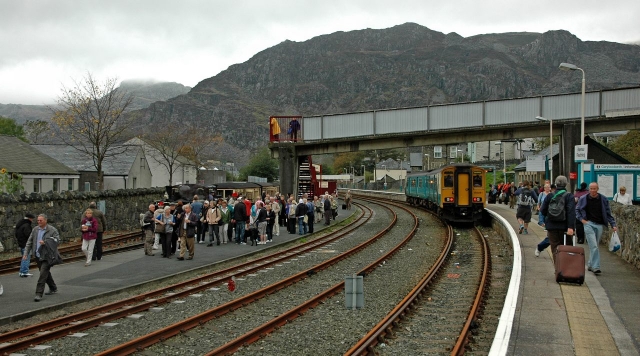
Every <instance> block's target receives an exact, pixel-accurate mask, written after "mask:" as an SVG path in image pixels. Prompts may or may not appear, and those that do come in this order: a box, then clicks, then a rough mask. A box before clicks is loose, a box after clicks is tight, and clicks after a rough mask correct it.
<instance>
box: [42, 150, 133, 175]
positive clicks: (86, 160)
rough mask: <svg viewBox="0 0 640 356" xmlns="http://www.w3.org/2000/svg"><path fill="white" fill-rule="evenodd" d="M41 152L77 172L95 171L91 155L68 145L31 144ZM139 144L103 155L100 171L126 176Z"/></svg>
mask: <svg viewBox="0 0 640 356" xmlns="http://www.w3.org/2000/svg"><path fill="white" fill-rule="evenodd" d="M31 146H32V147H34V148H36V149H37V150H39V151H41V152H42V153H45V154H47V155H48V156H50V157H51V158H54V159H56V160H58V161H60V162H62V163H64V164H65V165H67V166H69V167H71V168H73V169H75V170H77V171H79V172H95V171H96V167H95V166H94V165H93V159H92V158H91V156H89V155H87V154H86V153H84V152H80V151H78V150H77V149H75V148H73V147H71V146H68V145H31ZM141 149H142V148H141V147H140V146H133V145H131V146H127V148H126V150H125V152H124V153H122V154H117V155H114V156H109V157H105V159H104V161H102V171H103V172H104V175H106V176H126V175H128V174H129V171H130V170H131V166H132V165H133V164H134V161H135V159H136V155H137V154H138V151H140V150H141Z"/></svg>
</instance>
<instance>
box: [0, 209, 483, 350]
mask: <svg viewBox="0 0 640 356" xmlns="http://www.w3.org/2000/svg"><path fill="white" fill-rule="evenodd" d="M385 205H392V204H391V203H389V202H388V201H385ZM393 205H394V206H395V207H397V208H398V209H402V210H405V211H406V212H407V213H409V214H410V215H411V216H412V218H411V219H412V220H413V221H414V223H413V225H412V227H411V228H410V231H404V232H403V234H404V236H403V238H402V239H397V241H395V242H394V246H393V247H392V248H389V250H388V251H385V253H384V254H382V255H380V256H379V258H377V259H375V260H373V261H370V262H368V263H367V264H366V265H365V266H363V267H361V268H360V269H358V270H357V271H356V272H357V273H360V274H362V275H365V276H367V278H369V276H370V275H371V276H374V275H376V274H377V271H376V269H378V268H380V267H383V266H384V265H385V263H386V262H390V263H391V261H392V260H393V259H394V258H395V257H394V256H395V255H396V254H398V255H400V257H398V258H403V257H402V256H403V255H402V254H403V253H407V252H406V251H405V250H407V249H406V248H403V246H405V247H406V246H407V245H408V244H409V242H410V241H412V239H413V237H414V235H415V234H416V230H417V229H418V227H419V221H420V220H421V219H419V218H418V217H417V216H416V215H415V214H413V213H411V212H410V210H409V209H407V208H406V207H404V206H402V204H398V205H396V204H393ZM361 209H363V210H364V209H365V208H364V207H361ZM390 214H391V215H392V216H393V219H391V223H390V224H388V225H387V226H386V227H385V228H384V229H382V230H380V232H379V233H377V234H376V235H375V236H374V237H372V238H370V239H368V240H367V242H363V243H360V244H357V245H355V246H353V247H351V248H349V249H348V250H347V251H346V252H345V253H342V254H340V255H337V256H335V257H333V258H330V259H328V260H325V261H323V262H321V263H318V264H313V265H311V266H309V267H303V268H302V269H301V270H299V271H297V272H296V273H294V274H292V275H291V276H290V277H288V278H286V279H284V280H279V281H278V282H277V283H273V284H268V285H265V286H264V287H262V288H258V289H252V290H246V291H243V292H241V293H240V294H241V295H237V296H236V295H234V294H233V293H228V295H227V298H226V300H222V301H219V302H218V301H214V303H217V305H214V306H211V307H203V308H204V309H205V310H203V311H202V312H200V313H197V314H194V315H192V316H187V317H186V318H185V319H184V320H182V321H180V322H176V323H168V325H167V326H165V327H163V328H160V329H157V330H153V331H151V332H148V333H147V334H146V335H144V336H141V337H138V338H133V339H131V340H127V341H126V342H122V343H121V344H119V345H116V346H113V347H110V348H108V349H106V350H104V349H103V350H101V351H98V352H93V351H88V353H90V354H94V353H95V354H100V355H122V354H131V353H136V352H141V353H142V354H156V353H159V352H165V351H168V353H171V350H174V351H175V349H174V348H176V347H178V346H177V345H180V344H183V343H188V341H185V340H184V339H190V338H192V337H191V336H190V335H193V334H192V331H189V330H193V329H197V330H198V331H196V332H195V334H197V335H200V334H201V332H202V333H204V332H206V331H207V329H212V328H216V327H212V326H208V325H209V323H208V322H209V321H211V320H214V319H216V320H218V319H220V320H218V321H217V322H216V325H219V323H220V324H224V323H225V321H224V320H225V318H229V317H230V315H233V313H234V312H236V311H238V310H244V309H250V308H252V306H254V307H256V305H260V307H258V308H264V305H265V304H266V305H269V304H272V305H273V302H272V300H274V298H275V300H278V299H277V298H278V297H277V296H278V294H279V293H287V290H288V288H291V287H292V286H294V285H300V284H308V283H311V282H306V281H309V280H311V281H313V280H315V279H317V278H318V276H322V275H323V273H324V271H325V270H327V269H331V268H336V267H335V266H339V265H340V264H341V263H344V261H345V260H349V259H351V258H352V257H351V256H355V255H357V253H358V252H359V251H362V250H364V249H367V248H369V249H371V248H378V247H376V245H375V244H376V242H377V241H379V240H381V239H382V237H383V236H384V235H386V234H388V233H389V231H391V230H392V229H395V227H397V226H396V225H395V224H396V220H397V216H396V214H395V213H390ZM372 215H373V212H371V211H370V212H369V213H362V214H361V215H360V216H359V218H358V221H361V220H363V219H364V220H365V221H364V222H359V223H357V224H358V227H360V228H362V227H363V226H364V225H365V224H366V223H367V222H368V221H369V220H370V219H371V217H372ZM378 217H380V215H379V214H378ZM358 227H353V226H351V227H345V229H347V231H342V232H341V234H340V236H327V237H322V238H319V239H315V240H313V241H311V242H309V243H307V244H305V245H303V246H297V247H294V248H290V249H288V250H286V251H285V252H283V255H282V256H281V257H278V256H274V255H269V256H264V257H262V258H260V259H256V260H252V261H248V262H246V263H244V264H240V265H237V266H233V267H229V268H225V269H222V270H220V271H217V272H213V273H210V274H207V275H204V276H202V277H201V278H194V279H191V280H189V281H185V282H184V283H182V284H178V285H172V286H168V287H165V288H161V289H158V290H156V291H153V292H150V293H148V294H144V295H139V296H135V297H132V298H130V299H128V300H126V301H122V302H121V303H120V305H117V306H116V305H115V303H113V304H114V305H113V306H108V305H105V309H102V308H100V309H99V310H97V313H98V314H102V315H101V316H95V315H93V316H89V315H88V314H87V315H86V316H85V315H82V314H83V313H76V314H75V315H69V316H67V317H65V318H66V319H64V320H60V321H57V322H55V321H52V324H51V325H50V327H51V328H50V329H48V330H49V331H45V333H44V334H41V335H37V336H34V335H33V333H35V332H36V330H37V331H42V330H43V329H44V330H47V329H46V328H48V327H49V326H46V327H45V326H44V325H36V326H34V327H33V329H32V330H30V331H25V335H18V332H19V330H16V331H15V333H16V334H15V335H14V336H15V338H13V339H12V340H13V341H11V340H9V339H7V338H5V335H8V334H10V333H5V334H2V335H0V344H2V343H5V342H11V344H10V345H12V347H11V348H3V347H0V354H4V353H8V352H14V351H18V350H21V349H24V347H27V346H29V345H36V344H41V343H43V342H45V341H48V340H55V339H58V338H60V337H62V336H66V335H69V334H72V333H77V332H78V331H80V330H87V329H89V328H91V327H93V326H98V325H104V323H106V322H108V321H115V320H118V319H121V318H124V317H125V316H131V315H136V314H137V313H140V312H143V311H148V310H150V308H154V307H155V308H157V307H160V306H165V305H166V306H168V305H171V304H169V303H175V302H180V301H184V300H185V299H186V298H187V297H188V296H194V295H198V294H201V293H208V291H213V290H218V289H219V288H223V287H226V286H227V283H228V282H230V280H231V278H232V277H234V278H236V283H238V285H241V284H244V283H245V282H244V281H243V279H246V278H249V277H250V276H255V275H261V274H262V275H261V276H260V277H262V276H266V275H267V273H264V272H268V270H273V268H278V267H277V266H287V264H288V266H291V265H292V264H297V263H298V262H300V261H303V260H310V259H311V258H310V257H312V256H314V255H315V256H318V255H321V254H324V253H325V252H322V251H323V250H324V251H327V250H329V251H332V250H333V249H335V250H340V248H336V244H340V243H341V241H342V242H344V240H348V238H347V237H348V236H351V235H353V234H354V231H356V230H358ZM407 230H408V228H407ZM448 231H449V232H448V234H447V235H448V237H447V239H446V242H442V243H441V244H442V248H441V249H439V250H438V251H439V255H438V257H437V259H435V258H434V262H429V263H427V264H428V266H430V268H429V267H427V268H426V269H428V272H427V273H426V274H425V275H424V277H423V278H420V280H419V281H418V283H416V285H415V287H414V288H413V290H412V291H411V292H410V293H408V294H407V295H406V296H405V297H404V298H401V299H402V301H401V302H400V303H398V304H397V306H396V307H394V308H393V310H392V311H391V312H389V313H388V315H389V317H385V318H384V320H382V321H380V322H379V323H378V325H376V327H374V328H373V329H371V331H370V332H369V333H367V337H364V338H362V339H361V340H360V341H357V339H356V340H354V341H353V342H352V343H350V344H349V345H354V346H353V347H352V348H351V349H349V350H348V351H347V353H348V354H372V353H375V352H379V353H383V354H384V353H390V354H394V352H393V351H391V350H392V348H386V347H392V346H393V344H394V341H393V340H394V338H402V337H403V336H402V333H403V332H404V330H405V329H406V328H407V327H408V328H410V329H411V328H412V327H411V326H407V325H408V324H407V323H411V320H414V319H415V318H416V311H419V310H420V309H423V308H427V307H425V306H424V303H431V302H433V301H434V300H435V298H438V299H440V298H441V297H434V296H431V297H429V295H431V294H430V293H433V290H434V288H437V287H436V286H440V288H442V289H443V290H447V289H449V288H450V286H449V287H444V285H445V284H446V283H443V281H448V282H454V284H455V282H456V281H457V282H460V281H461V280H463V279H464V278H466V276H464V277H461V276H458V277H455V278H450V276H449V274H451V273H445V272H443V270H444V271H446V272H449V271H450V270H452V269H453V271H454V272H452V273H453V274H454V275H455V274H461V275H462V273H456V271H458V272H459V271H460V269H459V268H460V262H456V260H457V259H458V257H460V258H461V257H463V255H464V257H465V258H466V259H465V265H464V267H462V268H465V271H466V270H467V269H468V270H473V269H477V270H478V271H482V273H480V272H479V273H478V274H479V275H483V276H484V277H482V276H481V277H473V278H476V279H477V278H479V279H484V280H485V281H488V272H489V266H488V264H489V261H488V259H487V258H484V259H482V258H477V257H476V256H467V255H465V254H463V253H456V254H454V255H453V256H452V253H453V252H454V251H458V252H460V251H461V250H468V249H475V248H476V247H473V246H476V245H477V246H479V245H481V243H480V242H479V241H482V240H483V238H482V237H483V235H482V234H479V236H476V237H474V238H473V239H472V238H471V237H470V236H468V238H466V239H465V241H464V243H462V242H458V241H456V238H454V236H453V235H454V234H453V230H452V229H451V228H450V227H449V228H448ZM476 234H477V233H476ZM325 239H326V240H327V241H323V240H325ZM472 240H476V242H473V243H472ZM414 243H415V242H414ZM484 246H485V247H483V248H482V249H483V250H485V255H488V247H486V242H485V243H484ZM408 250H409V251H410V250H411V248H409V249H408ZM380 251H381V252H382V250H380ZM471 260H474V262H473V264H472V263H471V262H469V261H471ZM475 260H481V261H482V262H477V261H475ZM306 262H308V261H306ZM467 262H469V263H468V264H467ZM456 263H458V265H456ZM478 263H480V264H481V267H477V268H476V267H472V266H474V264H478ZM332 266H333V267H332ZM456 266H458V267H456ZM479 266H480V265H479ZM339 268H340V267H339ZM426 269H425V270H426ZM382 270H385V268H382ZM473 278H471V279H473ZM302 281H305V282H304V283H302ZM316 283H317V282H316ZM324 284H326V283H324ZM457 284H461V283H457ZM464 284H465V285H467V286H468V285H470V284H471V285H473V284H475V282H466V281H465V283H464ZM478 285H479V286H481V285H482V284H481V283H478ZM485 285H486V283H485ZM343 288H344V282H340V283H334V284H332V285H331V286H330V287H328V288H324V289H323V290H322V291H315V292H313V293H310V294H309V297H308V298H305V299H304V302H302V303H296V304H295V305H292V306H291V307H290V308H288V309H286V308H285V309H282V310H281V311H278V312H277V317H265V318H262V319H264V320H262V321H261V322H257V321H256V323H255V325H254V326H253V327H252V328H251V329H250V330H248V331H243V332H235V333H234V334H233V337H229V336H225V337H223V339H224V340H223V341H220V342H217V343H213V342H211V343H209V342H207V343H206V345H202V346H203V347H205V348H204V349H200V350H198V351H196V352H195V353H196V354H207V355H218V354H230V353H234V352H237V351H240V354H243V352H244V353H247V354H252V353H255V352H256V349H255V348H253V349H252V347H254V346H253V345H255V344H256V343H258V342H259V341H260V340H263V341H264V339H265V337H266V336H267V335H270V334H272V333H274V332H275V331H276V330H278V332H275V334H279V333H280V331H281V330H283V329H285V328H287V327H289V328H295V325H296V322H295V319H298V318H304V317H305V316H306V315H307V314H313V311H314V310H315V309H322V308H324V307H326V306H327V305H330V304H332V302H331V300H332V299H335V296H336V295H338V294H340V293H341V292H342V291H343ZM484 290H486V287H480V288H479V289H477V290H474V292H473V293H471V294H473V295H474V296H475V298H473V299H475V300H476V301H475V302H474V304H473V306H469V305H467V302H466V299H467V298H468V297H467V296H465V297H461V296H460V295H459V296H458V298H457V299H458V300H457V302H456V305H457V306H456V313H457V314H460V312H459V311H460V310H462V309H468V310H469V311H470V313H469V314H467V315H466V316H465V317H464V323H461V322H457V323H455V324H456V327H457V329H458V330H459V331H460V334H459V335H458V336H457V337H455V338H454V339H456V340H458V342H457V343H456V344H455V345H454V343H453V342H451V343H450V344H449V345H448V346H446V345H445V346H442V348H441V350H440V351H441V352H446V353H448V352H449V351H450V352H451V353H452V354H461V353H463V352H464V350H465V347H467V348H468V347H469V346H468V345H469V340H470V338H469V336H468V335H469V330H470V329H471V327H475V326H477V321H478V319H479V315H478V313H479V312H481V311H482V309H481V308H480V303H481V302H480V301H481V300H482V299H483V297H482V296H483V294H482V293H481V292H482V291H484ZM213 293H215V292H213ZM449 294H451V293H449ZM455 294H459V293H458V292H455ZM466 294H469V293H468V292H466ZM207 295H208V294H207ZM429 298H431V300H429ZM444 299H445V298H442V300H444ZM462 299H464V301H463V300H462ZM301 300H302V299H301ZM278 304H280V303H279V302H278ZM282 304H286V303H284V302H283V303H282ZM178 305H180V304H178ZM465 305H466V306H465ZM107 307H109V308H111V307H112V308H113V309H109V308H107ZM429 307H430V306H429ZM104 314H107V315H104ZM269 314H270V315H271V314H274V315H275V314H276V312H275V311H272V310H270V312H269ZM104 316H106V318H104V319H103V317H104ZM256 317H257V314H256ZM83 318H85V319H83ZM457 318H459V316H458V317H457ZM76 319H83V320H84V321H79V322H76ZM55 324H58V325H55ZM73 324H77V325H80V326H79V328H77V329H76V328H71V326H74V327H75V326H76V325H73ZM461 324H464V325H465V328H464V329H465V330H460V325H461ZM399 326H402V328H403V329H402V331H398V330H397V329H398V327H399ZM216 329H217V328H216ZM200 330H202V331H200ZM12 333H14V332H12ZM363 334H364V333H363ZM369 334H371V335H369ZM29 335H31V336H29ZM54 335H55V337H53V336H54ZM360 335H362V334H360ZM8 336H9V335H8ZM203 339H206V340H208V337H203ZM63 340H64V339H58V340H56V342H55V343H56V344H59V345H54V346H53V347H54V349H57V350H58V351H59V350H60V349H59V347H63V346H60V345H63V344H64V341H63ZM263 341H262V342H261V345H263V344H264V342H263ZM209 344H211V345H209ZM383 344H384V345H385V346H382V347H381V345H383ZM191 346H192V345H189V347H191ZM20 347H22V348H20ZM206 347H210V348H206ZM385 348H386V349H385ZM142 350H145V351H142ZM260 350H261V349H260ZM344 350H347V349H346V348H345V349H344ZM54 353H55V352H54ZM319 353H322V352H321V351H320V352H319ZM325 353H326V352H325ZM340 353H343V351H341V352H340ZM266 354H269V352H268V351H267V352H266Z"/></svg>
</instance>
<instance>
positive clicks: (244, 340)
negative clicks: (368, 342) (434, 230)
mask: <svg viewBox="0 0 640 356" xmlns="http://www.w3.org/2000/svg"><path fill="white" fill-rule="evenodd" d="M363 200H375V201H376V202H377V199H369V198H367V199H363ZM385 203H389V202H387V201H385ZM389 204H390V205H393V206H396V207H398V208H401V209H403V210H405V211H406V212H408V213H409V214H411V216H413V219H414V226H413V229H412V230H411V231H410V232H409V233H408V234H407V235H406V236H405V237H404V239H403V240H402V241H401V242H400V243H398V244H397V245H396V246H395V247H394V248H393V249H391V250H389V252H387V253H385V254H384V255H383V256H381V257H380V258H378V259H377V260H375V261H374V262H372V263H370V264H369V265H367V266H366V267H364V268H363V269H362V270H360V271H359V272H358V274H363V273H364V274H369V273H371V272H372V271H373V270H375V269H376V268H377V267H378V266H380V265H381V264H382V262H384V261H386V260H388V259H390V258H391V257H392V256H393V255H395V254H396V253H397V252H398V250H399V249H400V248H401V247H402V246H404V245H405V244H406V243H407V242H409V240H411V239H412V238H413V236H414V235H415V233H416V230H417V228H418V225H419V222H418V217H417V216H416V215H415V214H413V213H412V212H411V211H409V210H408V209H407V208H405V207H403V206H401V205H398V204H396V203H389ZM396 218H397V216H396ZM387 231H388V230H386V231H382V232H380V233H379V234H378V235H382V234H385V233H386V232H387ZM376 236H377V235H376ZM375 238H376V239H377V238H378V237H375ZM342 290H344V282H340V283H338V284H336V285H334V286H332V287H330V288H328V289H326V290H324V291H323V292H321V293H319V294H318V295H317V296H315V297H313V298H312V299H309V300H308V301H306V302H304V303H302V304H300V305H298V306H296V307H294V308H291V309H290V310H288V311H287V312H285V313H283V314H281V315H279V316H278V317H276V318H274V319H272V320H270V321H268V322H266V323H264V324H262V325H260V326H258V327H257V328H255V329H253V330H251V331H249V332H247V333H245V334H244V335H241V336H239V337H237V338H236V339H234V340H232V341H230V342H227V343H225V344H224V345H221V346H220V347H218V348H216V349H215V350H212V351H210V352H209V353H207V354H206V355H207V356H212V355H229V354H232V353H234V352H235V351H237V350H238V349H239V348H240V347H242V346H246V345H248V344H251V343H253V342H256V341H257V340H259V339H261V338H262V337H264V336H265V335H267V334H269V333H271V332H273V331H274V330H276V329H278V328H279V327H281V326H283V325H285V324H287V323H288V322H291V321H292V320H294V319H296V318H298V317H299V316H301V315H302V314H304V313H306V312H307V311H308V310H309V309H312V308H314V307H315V306H317V305H318V304H320V303H321V302H322V301H324V300H326V299H328V298H330V297H332V296H334V295H336V294H338V293H340V292H341V291H342Z"/></svg>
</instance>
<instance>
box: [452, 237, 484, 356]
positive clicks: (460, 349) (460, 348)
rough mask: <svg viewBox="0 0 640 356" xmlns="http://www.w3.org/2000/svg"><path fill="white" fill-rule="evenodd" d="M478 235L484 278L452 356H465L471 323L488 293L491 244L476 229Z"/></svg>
mask: <svg viewBox="0 0 640 356" xmlns="http://www.w3.org/2000/svg"><path fill="white" fill-rule="evenodd" d="M475 230H476V233H477V234H478V239H479V240H480V243H481V244H482V258H483V259H484V261H483V266H482V277H481V278H480V283H479V285H478V292H477V293H476V298H475V300H474V301H473V305H472V306H471V310H470V311H469V316H468V317H467V321H466V322H465V324H464V327H463V328H462V331H461V332H460V336H459V337H458V340H457V341H456V345H455V347H454V348H453V349H452V350H451V355H455V356H458V355H463V354H464V351H465V346H466V345H467V344H468V343H469V336H470V329H471V323H472V322H473V321H474V320H476V319H477V318H478V313H479V312H480V305H481V304H482V301H483V299H484V296H485V294H486V291H487V284H488V283H487V282H488V280H489V267H490V266H489V263H490V261H489V260H490V258H489V243H488V242H487V239H486V238H485V237H484V235H483V234H482V232H480V230H479V229H478V228H477V227H476V228H475Z"/></svg>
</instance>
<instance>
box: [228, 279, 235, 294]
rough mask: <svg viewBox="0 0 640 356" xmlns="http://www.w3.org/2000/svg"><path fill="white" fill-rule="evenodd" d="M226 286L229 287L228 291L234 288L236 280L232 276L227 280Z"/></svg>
mask: <svg viewBox="0 0 640 356" xmlns="http://www.w3.org/2000/svg"><path fill="white" fill-rule="evenodd" d="M227 288H229V292H233V291H234V290H236V281H235V280H234V278H233V277H232V278H230V279H229V282H227Z"/></svg>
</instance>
